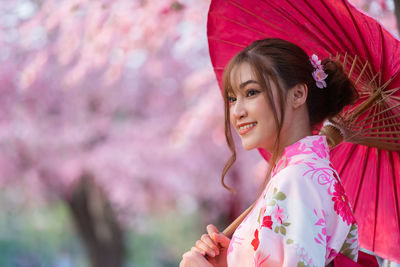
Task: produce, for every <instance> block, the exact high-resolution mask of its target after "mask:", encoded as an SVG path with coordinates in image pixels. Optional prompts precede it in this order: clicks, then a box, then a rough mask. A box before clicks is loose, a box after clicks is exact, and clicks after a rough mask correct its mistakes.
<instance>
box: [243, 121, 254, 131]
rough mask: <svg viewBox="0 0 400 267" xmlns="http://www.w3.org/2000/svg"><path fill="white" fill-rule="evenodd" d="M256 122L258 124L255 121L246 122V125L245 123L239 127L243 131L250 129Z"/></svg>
mask: <svg viewBox="0 0 400 267" xmlns="http://www.w3.org/2000/svg"><path fill="white" fill-rule="evenodd" d="M256 124H257V123H256V122H253V123H250V124H246V125H244V126H240V127H239V130H241V131H242V130H246V129H249V128H251V127H253V126H255V125H256Z"/></svg>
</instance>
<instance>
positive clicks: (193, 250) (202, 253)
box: [190, 247, 206, 256]
mask: <svg viewBox="0 0 400 267" xmlns="http://www.w3.org/2000/svg"><path fill="white" fill-rule="evenodd" d="M190 251H192V252H197V253H200V254H201V255H203V256H205V255H206V252H205V251H204V250H201V249H199V248H197V247H192V248H191V249H190Z"/></svg>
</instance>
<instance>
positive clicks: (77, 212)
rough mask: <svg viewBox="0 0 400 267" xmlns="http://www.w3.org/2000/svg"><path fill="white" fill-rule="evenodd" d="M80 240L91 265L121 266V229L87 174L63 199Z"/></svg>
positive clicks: (104, 266) (102, 195)
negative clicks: (87, 253) (65, 198)
mask: <svg viewBox="0 0 400 267" xmlns="http://www.w3.org/2000/svg"><path fill="white" fill-rule="evenodd" d="M66 202H67V203H68V206H69V208H70V210H71V213H72V217H73V220H74V222H75V225H76V227H77V229H78V232H79V234H80V236H81V237H82V239H83V243H84V244H85V246H86V248H87V251H88V252H89V258H90V262H91V266H92V267H110V266H113V267H122V265H123V259H124V255H125V246H124V241H123V231H122V228H121V226H120V224H119V222H118V221H117V219H116V216H115V214H114V212H113V210H112V208H111V206H110V204H109V203H108V201H107V198H106V197H105V194H104V193H103V192H102V190H101V189H100V188H99V187H98V186H97V185H96V184H95V183H94V182H93V179H92V177H91V176H90V175H89V174H84V175H82V177H81V179H80V182H79V184H78V186H76V189H75V190H74V192H73V193H72V196H71V197H70V198H69V199H67V200H66Z"/></svg>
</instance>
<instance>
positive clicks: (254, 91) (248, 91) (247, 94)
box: [246, 89, 260, 97]
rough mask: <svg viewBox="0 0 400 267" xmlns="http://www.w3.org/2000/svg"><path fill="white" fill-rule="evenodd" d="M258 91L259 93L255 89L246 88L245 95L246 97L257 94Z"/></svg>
mask: <svg viewBox="0 0 400 267" xmlns="http://www.w3.org/2000/svg"><path fill="white" fill-rule="evenodd" d="M258 93H260V91H259V90H256V89H249V90H247V92H246V96H247V97H250V96H253V95H256V94H258Z"/></svg>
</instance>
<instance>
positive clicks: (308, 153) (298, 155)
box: [272, 135, 329, 176]
mask: <svg viewBox="0 0 400 267" xmlns="http://www.w3.org/2000/svg"><path fill="white" fill-rule="evenodd" d="M321 159H322V160H327V161H329V146H328V143H327V142H326V137H325V136H324V135H312V136H306V137H304V138H303V139H300V140H299V141H297V142H296V143H294V144H291V145H289V146H287V147H286V148H285V149H284V151H283V153H282V157H281V158H280V159H279V161H278V162H277V163H276V165H275V167H274V170H273V172H272V176H274V175H275V174H276V173H278V172H279V171H280V170H282V169H283V168H285V167H287V166H288V165H293V164H298V163H301V162H303V161H305V160H307V161H310V160H312V161H315V160H321Z"/></svg>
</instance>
